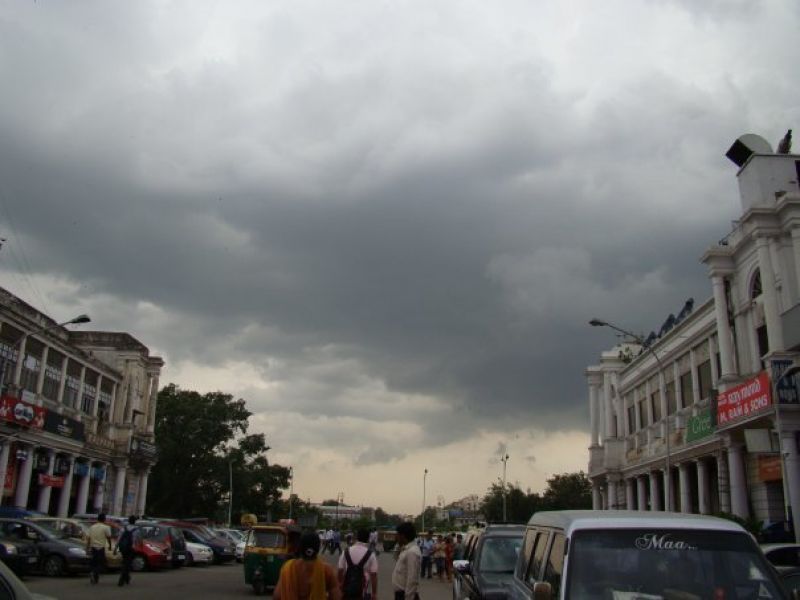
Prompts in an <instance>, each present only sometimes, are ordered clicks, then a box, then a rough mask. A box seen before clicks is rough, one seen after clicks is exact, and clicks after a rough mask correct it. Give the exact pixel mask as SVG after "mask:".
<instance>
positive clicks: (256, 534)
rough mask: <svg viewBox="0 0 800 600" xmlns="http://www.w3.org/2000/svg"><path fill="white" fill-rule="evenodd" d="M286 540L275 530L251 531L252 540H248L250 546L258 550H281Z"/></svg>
mask: <svg viewBox="0 0 800 600" xmlns="http://www.w3.org/2000/svg"><path fill="white" fill-rule="evenodd" d="M285 540H286V538H285V537H284V535H283V533H282V532H280V531H277V530H275V529H272V530H269V529H267V530H263V531H253V538H252V539H251V540H250V545H251V546H258V547H259V548H282V547H283V546H285V545H286V541H285Z"/></svg>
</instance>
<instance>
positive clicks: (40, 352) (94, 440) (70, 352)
mask: <svg viewBox="0 0 800 600" xmlns="http://www.w3.org/2000/svg"><path fill="white" fill-rule="evenodd" d="M73 321H74V322H76V323H81V322H86V321H88V318H87V317H85V316H82V317H78V318H76V319H73ZM163 365H164V362H163V361H162V360H161V359H160V358H158V357H156V356H150V353H149V351H148V349H147V347H146V346H145V345H144V344H142V343H141V342H139V341H137V340H136V339H135V338H134V337H133V336H131V335H129V334H127V333H111V332H99V331H74V330H68V329H67V328H66V327H65V326H62V325H60V324H59V323H58V322H57V321H54V320H53V319H52V318H50V317H49V316H47V315H45V314H43V313H41V312H39V311H38V310H36V309H35V308H33V307H32V306H30V305H28V304H26V303H25V302H23V301H22V300H21V299H19V298H17V297H16V296H14V295H13V294H11V293H10V292H8V291H6V290H4V289H2V288H0V384H2V386H1V388H0V444H2V445H0V481H3V482H4V485H3V492H2V494H0V500H1V501H2V504H3V506H12V507H17V508H22V509H28V510H36V511H40V512H42V513H47V514H51V515H57V516H61V517H65V516H67V515H72V514H76V513H77V514H81V513H87V512H88V513H96V512H100V511H105V512H108V513H110V514H118V515H125V514H143V513H144V512H145V508H146V505H145V500H146V496H147V478H148V474H149V470H150V467H151V466H152V465H153V464H154V462H155V460H156V447H155V440H154V439H153V438H154V435H153V431H154V425H155V409H156V398H157V394H158V378H159V374H160V372H161V368H162V367H163Z"/></svg>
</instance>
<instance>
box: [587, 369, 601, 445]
mask: <svg viewBox="0 0 800 600" xmlns="http://www.w3.org/2000/svg"><path fill="white" fill-rule="evenodd" d="M597 416H598V415H597V386H596V385H594V384H591V383H590V384H589V420H590V422H591V426H592V438H591V444H590V447H592V448H594V447H595V446H597V445H598V438H599V431H598V425H597Z"/></svg>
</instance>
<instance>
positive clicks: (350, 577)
mask: <svg viewBox="0 0 800 600" xmlns="http://www.w3.org/2000/svg"><path fill="white" fill-rule="evenodd" d="M339 583H340V585H341V586H342V598H343V600H371V599H373V598H377V597H378V558H377V557H376V556H375V552H374V551H373V550H372V548H370V547H369V530H368V529H364V528H362V529H358V530H357V531H356V543H355V544H353V545H352V546H350V547H348V548H345V550H344V553H343V554H342V555H341V556H340V557H339Z"/></svg>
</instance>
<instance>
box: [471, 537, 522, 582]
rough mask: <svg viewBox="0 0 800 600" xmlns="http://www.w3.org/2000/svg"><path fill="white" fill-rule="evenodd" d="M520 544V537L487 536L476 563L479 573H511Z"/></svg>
mask: <svg viewBox="0 0 800 600" xmlns="http://www.w3.org/2000/svg"><path fill="white" fill-rule="evenodd" d="M521 546H522V536H521V535H520V537H487V538H486V539H485V540H484V541H483V549H482V550H481V556H480V560H479V563H478V571H480V572H481V573H513V572H514V565H516V564H517V556H519V549H520V547H521Z"/></svg>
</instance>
